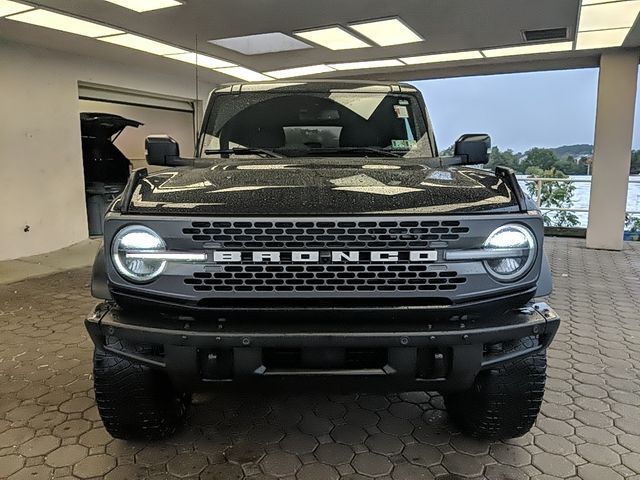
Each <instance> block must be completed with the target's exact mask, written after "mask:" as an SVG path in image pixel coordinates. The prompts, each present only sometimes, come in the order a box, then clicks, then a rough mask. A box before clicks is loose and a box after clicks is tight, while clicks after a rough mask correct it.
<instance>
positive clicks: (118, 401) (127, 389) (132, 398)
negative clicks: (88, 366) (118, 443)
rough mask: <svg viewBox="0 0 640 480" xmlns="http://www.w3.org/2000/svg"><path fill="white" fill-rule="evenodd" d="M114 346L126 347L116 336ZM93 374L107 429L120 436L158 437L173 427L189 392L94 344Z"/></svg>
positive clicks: (184, 409) (179, 419)
mask: <svg viewBox="0 0 640 480" xmlns="http://www.w3.org/2000/svg"><path fill="white" fill-rule="evenodd" d="M108 344H109V345H110V346H113V347H114V348H118V349H123V350H126V346H125V345H124V343H123V342H122V341H120V340H116V339H109V340H108ZM93 376H94V388H95V394H96V403H97V404H98V412H99V413H100V417H101V418H102V421H103V423H104V427H105V428H106V430H107V432H109V433H110V434H111V436H112V437H114V438H121V439H124V440H158V439H162V438H165V437H167V436H169V435H171V434H172V433H174V432H175V431H176V429H177V428H179V427H180V426H181V425H182V423H183V420H184V417H185V415H186V413H187V408H188V406H189V404H190V403H191V396H190V395H189V394H186V393H182V392H178V391H176V390H175V389H174V388H173V386H172V385H171V382H170V381H169V378H168V377H167V375H166V374H165V373H164V372H162V371H159V370H155V369H152V368H149V367H147V366H146V365H141V364H138V363H133V362H131V361H129V360H127V359H124V358H122V357H119V356H117V355H114V354H113V353H110V352H107V351H105V350H102V349H99V348H96V349H95V351H94V354H93Z"/></svg>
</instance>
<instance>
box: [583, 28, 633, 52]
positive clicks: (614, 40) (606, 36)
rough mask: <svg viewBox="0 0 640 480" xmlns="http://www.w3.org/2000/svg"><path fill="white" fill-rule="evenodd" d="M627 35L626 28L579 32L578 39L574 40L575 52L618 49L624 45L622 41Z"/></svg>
mask: <svg viewBox="0 0 640 480" xmlns="http://www.w3.org/2000/svg"><path fill="white" fill-rule="evenodd" d="M628 34H629V29H628V28H616V29H613V30H597V31H595V32H580V33H578V39H577V40H576V50H590V49H592V48H610V47H619V46H621V45H622V44H623V43H624V39H625V38H627V35H628Z"/></svg>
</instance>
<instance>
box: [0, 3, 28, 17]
mask: <svg viewBox="0 0 640 480" xmlns="http://www.w3.org/2000/svg"><path fill="white" fill-rule="evenodd" d="M32 8H33V7H32V6H31V5H23V4H22V3H18V2H10V1H9V0H0V17H5V16H7V15H13V14H14V13H20V12H24V11H25V10H31V9H32Z"/></svg>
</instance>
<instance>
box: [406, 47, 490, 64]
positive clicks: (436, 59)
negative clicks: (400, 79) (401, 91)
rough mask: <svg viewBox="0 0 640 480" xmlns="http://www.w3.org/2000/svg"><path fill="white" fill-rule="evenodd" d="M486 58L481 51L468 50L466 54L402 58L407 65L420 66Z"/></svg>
mask: <svg viewBox="0 0 640 480" xmlns="http://www.w3.org/2000/svg"><path fill="white" fill-rule="evenodd" d="M480 58H484V57H483V56H482V54H481V53H480V50H468V51H464V52H450V53H433V54H431V55H419V56H416V57H402V58H401V59H400V60H402V61H403V62H404V63H406V64H407V65H419V64H421V63H440V62H456V61H460V60H477V59H480Z"/></svg>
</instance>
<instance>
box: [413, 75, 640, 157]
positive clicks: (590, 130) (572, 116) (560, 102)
mask: <svg viewBox="0 0 640 480" xmlns="http://www.w3.org/2000/svg"><path fill="white" fill-rule="evenodd" d="M411 83H412V84H414V85H415V86H417V87H418V88H419V89H420V90H421V91H422V94H423V95H424V97H425V100H426V102H427V107H428V108H429V114H430V116H431V120H432V122H433V124H434V128H435V133H436V140H437V142H438V147H439V148H440V149H441V150H442V149H444V148H447V147H448V146H450V145H452V144H453V143H454V142H455V140H456V138H458V137H459V136H460V135H461V134H463V133H488V134H489V135H491V138H492V143H493V145H496V146H499V147H500V149H502V150H504V149H507V148H511V149H513V150H514V151H519V152H524V151H526V150H528V149H529V148H531V147H557V146H560V145H572V144H577V143H588V144H592V143H593V136H594V127H595V112H596V94H597V86H598V69H595V68H590V69H580V70H564V71H553V72H534V73H516V74H508V75H489V76H483V77H464V78H448V79H438V80H423V81H414V82H411ZM639 83H640V77H639ZM639 92H640V90H639ZM633 145H634V147H633V148H635V149H638V148H640V95H638V100H637V101H636V121H635V126H634V142H633Z"/></svg>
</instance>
